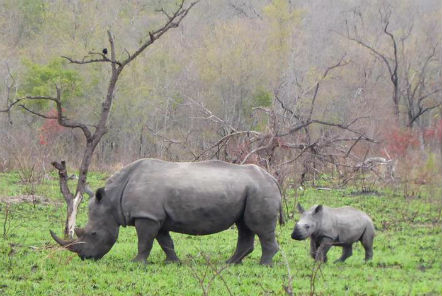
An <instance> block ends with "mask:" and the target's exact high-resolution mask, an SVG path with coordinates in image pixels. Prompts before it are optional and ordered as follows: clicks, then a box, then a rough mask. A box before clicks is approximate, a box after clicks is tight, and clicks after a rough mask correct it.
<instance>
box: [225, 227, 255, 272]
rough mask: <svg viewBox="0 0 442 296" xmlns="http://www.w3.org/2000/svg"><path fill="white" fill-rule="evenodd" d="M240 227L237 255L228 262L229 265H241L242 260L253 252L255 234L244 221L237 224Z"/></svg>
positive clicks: (234, 254)
mask: <svg viewBox="0 0 442 296" xmlns="http://www.w3.org/2000/svg"><path fill="white" fill-rule="evenodd" d="M236 226H237V227H238V242H237V244H236V250H235V253H233V255H232V257H230V259H229V260H227V262H226V263H227V264H232V263H233V264H239V263H241V261H242V259H244V257H246V256H247V255H248V254H250V253H251V252H252V251H253V248H254V246H253V244H254V241H255V234H254V233H253V231H251V230H250V229H249V228H248V227H247V225H246V224H245V223H244V221H243V220H240V221H239V222H237V223H236Z"/></svg>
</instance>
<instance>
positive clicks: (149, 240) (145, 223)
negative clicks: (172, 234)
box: [132, 219, 160, 263]
mask: <svg viewBox="0 0 442 296" xmlns="http://www.w3.org/2000/svg"><path fill="white" fill-rule="evenodd" d="M135 229H136V230H137V236H138V254H137V256H136V257H135V258H134V259H133V260H132V261H134V262H143V263H147V257H149V254H150V251H151V250H152V245H153V241H154V239H155V237H156V236H157V234H158V231H159V229H160V225H159V223H158V222H156V221H153V220H150V219H136V220H135Z"/></svg>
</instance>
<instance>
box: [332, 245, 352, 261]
mask: <svg viewBox="0 0 442 296" xmlns="http://www.w3.org/2000/svg"><path fill="white" fill-rule="evenodd" d="M351 255H353V245H352V244H348V245H344V246H343V247H342V255H341V258H339V259H338V260H336V261H335V262H334V263H337V262H344V261H345V260H346V259H347V258H348V257H350V256H351Z"/></svg>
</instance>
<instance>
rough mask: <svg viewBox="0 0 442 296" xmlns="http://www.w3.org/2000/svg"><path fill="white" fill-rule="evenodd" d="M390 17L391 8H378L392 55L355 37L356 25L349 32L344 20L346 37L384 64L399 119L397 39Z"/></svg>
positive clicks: (356, 33) (395, 113)
mask: <svg viewBox="0 0 442 296" xmlns="http://www.w3.org/2000/svg"><path fill="white" fill-rule="evenodd" d="M390 17H391V10H389V9H386V10H381V9H380V10H379V18H380V22H381V24H382V28H383V34H385V35H386V36H388V38H389V39H390V40H391V47H392V51H393V56H392V57H391V56H389V54H388V53H384V52H382V51H381V50H380V49H377V48H375V47H374V46H373V45H370V44H369V43H367V42H365V41H363V40H362V39H361V38H360V37H357V36H358V35H359V34H358V31H357V27H356V26H354V27H353V28H354V32H350V28H349V24H348V21H347V20H346V26H347V28H346V32H347V33H346V36H345V37H346V38H348V39H349V40H351V41H354V42H356V43H357V44H359V45H361V46H362V47H365V48H366V49H368V50H369V51H370V52H371V53H372V54H374V55H375V56H376V57H377V58H379V59H380V60H381V61H382V62H383V63H384V65H385V67H386V68H387V70H388V74H389V76H390V81H391V84H392V86H393V92H392V97H391V98H392V100H393V107H394V116H395V117H396V120H397V121H399V99H400V93H399V76H398V70H399V58H398V41H397V37H396V36H395V35H393V34H392V33H391V32H390V31H389V25H390Z"/></svg>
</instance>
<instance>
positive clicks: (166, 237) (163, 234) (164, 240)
mask: <svg viewBox="0 0 442 296" xmlns="http://www.w3.org/2000/svg"><path fill="white" fill-rule="evenodd" d="M157 241H158V243H159V244H160V246H161V249H163V251H164V253H166V260H165V261H166V263H169V262H180V259H178V256H177V255H176V253H175V247H174V245H173V240H172V238H171V237H170V234H169V232H168V231H160V232H159V233H158V235H157Z"/></svg>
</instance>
